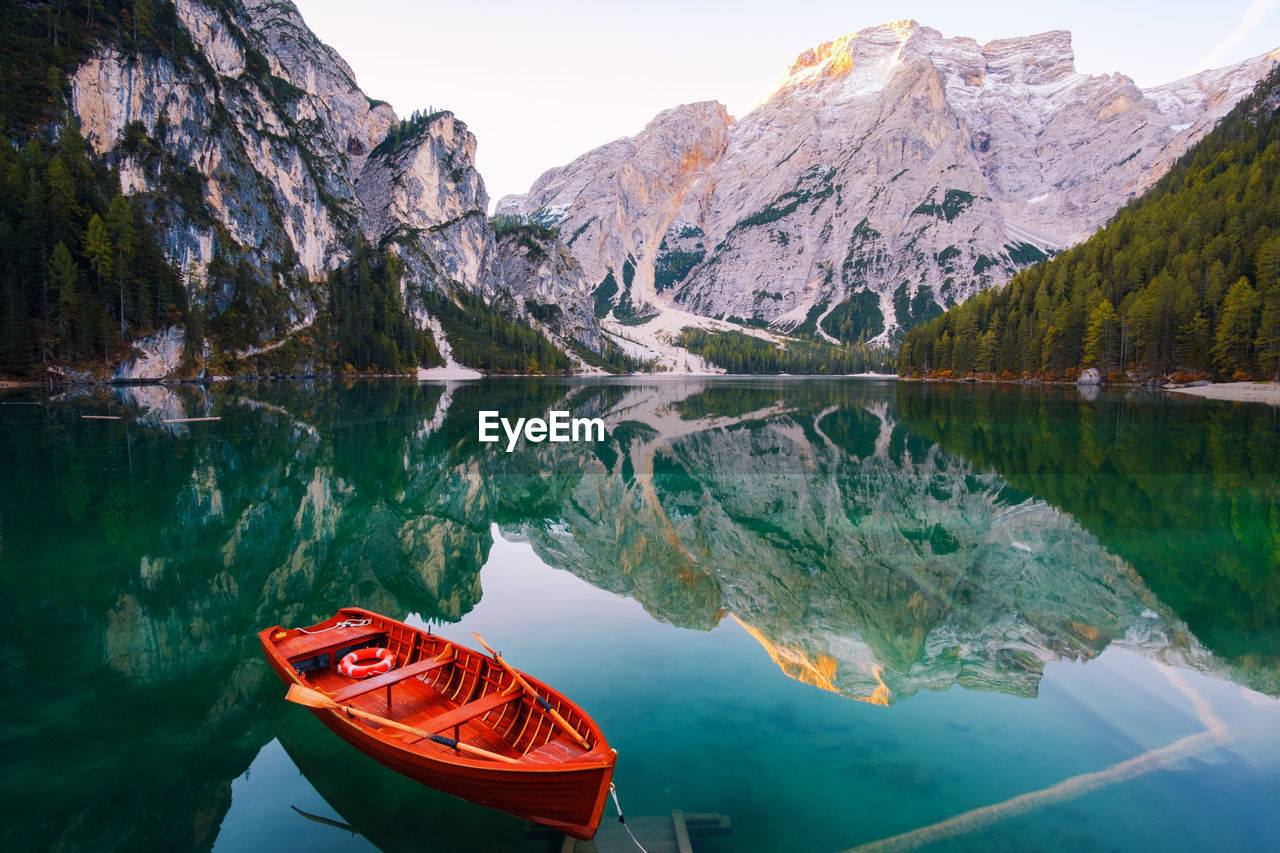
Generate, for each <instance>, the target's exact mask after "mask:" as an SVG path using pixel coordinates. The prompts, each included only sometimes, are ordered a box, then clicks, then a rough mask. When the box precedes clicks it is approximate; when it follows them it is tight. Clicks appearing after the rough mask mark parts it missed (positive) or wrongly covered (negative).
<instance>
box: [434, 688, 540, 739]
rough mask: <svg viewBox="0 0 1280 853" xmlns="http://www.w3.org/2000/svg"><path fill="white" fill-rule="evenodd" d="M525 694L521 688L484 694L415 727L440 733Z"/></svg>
mask: <svg viewBox="0 0 1280 853" xmlns="http://www.w3.org/2000/svg"><path fill="white" fill-rule="evenodd" d="M523 695H524V694H523V693H522V692H521V691H519V690H513V691H510V692H508V693H490V694H489V695H488V696H482V697H480V698H479V699H477V700H475V701H474V702H468V703H467V704H465V705H459V706H458V707H457V708H454V709H453V710H452V711H446V712H444V713H443V714H437V715H436V716H434V717H432V718H431V719H429V720H427V721H425V722H422V723H418V724H416V725H414V728H417V729H422V730H423V731H428V732H431V733H432V734H440V733H441V732H444V731H448V730H449V729H452V728H454V727H455V726H460V725H462V724H463V723H465V722H467V721H468V720H473V719H475V718H476V717H479V716H482V715H484V714H487V713H489V712H490V711H492V710H494V709H495V708H501V707H502V706H503V705H506V704H507V703H508V702H514V701H515V700H517V699H519V698H520V697H521V696H523Z"/></svg>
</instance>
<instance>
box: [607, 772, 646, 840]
mask: <svg viewBox="0 0 1280 853" xmlns="http://www.w3.org/2000/svg"><path fill="white" fill-rule="evenodd" d="M609 793H610V794H612V795H613V807H614V808H615V809H617V810H618V823H620V824H622V828H623V829H625V830H626V831H627V835H630V836H631V840H632V841H634V842H635V845H636V846H637V847H639V848H640V853H649V851H648V850H645V849H644V845H643V844H641V843H640V840H639V839H638V838H636V834H635V833H634V832H632V831H631V827H629V826H627V819H626V818H625V817H623V816H622V804H621V803H619V802H618V789H617V788H616V787H615V786H614V784H613V783H612V782H610V783H609Z"/></svg>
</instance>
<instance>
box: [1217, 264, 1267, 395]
mask: <svg viewBox="0 0 1280 853" xmlns="http://www.w3.org/2000/svg"><path fill="white" fill-rule="evenodd" d="M1257 327H1258V294H1257V292H1256V291H1254V289H1253V287H1252V286H1251V285H1250V284H1249V279H1247V278H1240V279H1239V280H1238V281H1236V283H1235V284H1233V285H1231V289H1230V290H1228V291H1227V295H1226V298H1225V299H1223V300H1222V314H1221V316H1220V317H1219V318H1218V331H1217V334H1216V335H1214V341H1213V352H1212V355H1213V364H1214V367H1216V368H1217V369H1218V373H1219V374H1220V375H1221V376H1224V377H1227V378H1231V377H1234V376H1235V375H1236V374H1237V373H1241V372H1243V373H1247V372H1248V368H1249V366H1250V362H1251V361H1252V359H1251V358H1250V355H1251V348H1252V345H1253V339H1254V335H1255V333H1256V331H1257Z"/></svg>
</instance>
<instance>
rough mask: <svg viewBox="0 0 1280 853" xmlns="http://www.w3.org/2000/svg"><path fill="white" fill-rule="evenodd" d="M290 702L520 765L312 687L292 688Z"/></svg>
mask: <svg viewBox="0 0 1280 853" xmlns="http://www.w3.org/2000/svg"><path fill="white" fill-rule="evenodd" d="M284 698H286V699H288V700H289V701H290V702H296V703H298V704H299V705H306V706H307V707H308V708H328V709H329V710H330V711H343V712H345V713H347V714H351V715H352V716H354V717H363V718H364V719H366V720H369V721H370V722H373V723H377V724H378V725H380V726H387V727H389V728H393V729H399V730H400V731H402V732H406V733H408V734H411V735H417V736H418V737H420V738H423V739H424V740H431V741H435V742H436V743H439V744H443V745H444V746H447V747H449V748H450V749H460V750H462V751H463V752H469V753H471V754H472V755H478V756H480V757H481V758H488V759H490V760H491V761H505V762H506V763H507V764H519V763H520V762H519V761H516V760H515V759H514V758H508V757H507V756H505V755H499V754H498V753H496V752H490V751H489V750H487V749H481V748H480V747H478V746H472V745H471V744H468V743H463V742H462V741H459V740H454V739H453V738H451V737H445V736H444V735H438V734H433V733H431V732H428V731H424V730H423V729H415V728H414V727H413V726H406V725H405V724H404V723H397V722H396V721H395V720H388V719H387V718H386V717H379V716H378V715H377V714H370V713H369V712H368V711H361V710H360V709H359V708H352V707H350V706H349V705H339V704H338V703H337V702H335V701H333V700H332V699H330V698H329V697H328V696H326V695H324V694H323V693H321V692H320V691H319V690H312V689H311V688H310V687H303V686H302V685H301V684H294V685H292V686H290V688H289V692H288V694H286V695H285V697H284Z"/></svg>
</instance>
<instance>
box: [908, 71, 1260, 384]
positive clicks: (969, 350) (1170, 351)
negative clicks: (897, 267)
mask: <svg viewBox="0 0 1280 853" xmlns="http://www.w3.org/2000/svg"><path fill="white" fill-rule="evenodd" d="M1088 367H1096V368H1098V370H1099V371H1101V373H1102V374H1103V375H1116V374H1118V373H1120V372H1121V371H1139V372H1144V373H1150V374H1154V375H1163V374H1169V373H1173V372H1196V373H1206V374H1211V375H1213V376H1215V377H1218V378H1220V379H1237V380H1239V379H1250V378H1260V379H1261V378H1276V379H1278V380H1280V66H1278V67H1277V68H1274V69H1272V71H1271V73H1270V74H1269V75H1268V76H1267V77H1265V78H1264V79H1263V80H1262V82H1261V83H1259V85H1258V87H1257V88H1256V89H1255V91H1254V92H1253V94H1252V95H1250V96H1249V97H1248V98H1246V99H1244V100H1243V101H1241V102H1240V104H1238V105H1237V106H1236V107H1235V108H1234V109H1233V110H1232V111H1231V112H1230V113H1229V114H1228V115H1227V116H1226V118H1224V119H1223V120H1222V121H1221V122H1220V123H1219V125H1218V126H1217V128H1215V129H1214V131H1213V132H1212V133H1210V134H1209V135H1208V136H1206V137H1205V138H1204V139H1203V140H1202V141H1201V142H1200V143H1199V144H1197V145H1196V146H1195V147H1194V148H1192V149H1191V150H1190V151H1188V152H1187V153H1186V154H1185V155H1184V156H1183V157H1182V158H1181V159H1180V160H1179V161H1178V162H1177V164H1176V165H1175V166H1174V167H1173V169H1171V170H1170V172H1169V173H1168V174H1167V175H1166V176H1165V177H1164V178H1162V179H1161V180H1160V181H1159V182H1158V183H1157V184H1156V185H1155V186H1154V187H1153V188H1152V189H1151V190H1150V191H1149V192H1148V193H1146V194H1145V195H1143V196H1142V197H1140V198H1139V199H1136V200H1135V201H1133V202H1131V203H1130V204H1129V205H1127V206H1126V207H1125V208H1123V209H1122V210H1121V211H1120V212H1119V213H1118V214H1117V215H1116V217H1115V218H1114V219H1113V220H1112V221H1111V222H1110V223H1109V224H1108V225H1107V226H1106V227H1105V228H1103V229H1101V230H1099V232H1098V233H1097V234H1096V235H1094V236H1093V237H1091V238H1090V239H1088V240H1087V241H1085V242H1084V243H1082V244H1080V245H1079V246H1076V247H1075V248H1073V249H1070V250H1068V251H1066V252H1064V253H1062V254H1061V255H1058V256H1057V257H1055V258H1053V259H1052V260H1049V261H1046V262H1044V263H1042V264H1039V265H1038V266H1035V267H1033V268H1031V269H1029V270H1026V271H1024V272H1022V273H1021V274H1019V275H1018V276H1016V277H1015V278H1014V279H1013V280H1012V281H1011V282H1010V283H1009V285H1008V286H1007V287H1005V288H1004V289H1003V290H1000V291H987V292H984V293H981V294H978V295H977V296H974V297H973V298H971V299H969V300H967V301H966V302H964V303H963V304H961V305H958V306H956V307H954V308H952V309H950V310H949V311H947V312H946V313H945V314H944V315H943V316H941V317H939V318H937V319H935V320H933V321H931V322H929V323H927V324H925V325H923V326H920V327H918V328H916V329H913V330H912V331H910V332H908V333H907V335H906V337H905V338H904V341H903V345H902V350H901V352H900V353H899V358H898V372H899V373H900V374H902V375H904V376H909V375H914V376H921V375H941V376H964V375H968V374H972V373H983V374H994V375H996V376H999V377H1003V378H1017V377H1040V378H1044V379H1062V378H1071V377H1073V376H1075V375H1076V374H1077V373H1078V372H1079V371H1080V370H1081V369H1083V368H1088Z"/></svg>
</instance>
